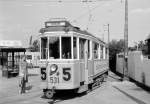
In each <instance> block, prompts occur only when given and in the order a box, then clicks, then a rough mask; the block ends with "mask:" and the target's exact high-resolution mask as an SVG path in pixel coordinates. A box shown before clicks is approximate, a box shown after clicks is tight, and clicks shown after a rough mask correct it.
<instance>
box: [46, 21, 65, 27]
mask: <svg viewBox="0 0 150 104" xmlns="http://www.w3.org/2000/svg"><path fill="white" fill-rule="evenodd" d="M46 26H47V27H50V26H65V22H47V23H46Z"/></svg>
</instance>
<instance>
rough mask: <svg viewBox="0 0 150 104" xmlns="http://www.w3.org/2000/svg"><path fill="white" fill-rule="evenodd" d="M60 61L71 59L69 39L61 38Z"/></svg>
mask: <svg viewBox="0 0 150 104" xmlns="http://www.w3.org/2000/svg"><path fill="white" fill-rule="evenodd" d="M61 42H62V59H71V55H72V54H71V37H61Z"/></svg>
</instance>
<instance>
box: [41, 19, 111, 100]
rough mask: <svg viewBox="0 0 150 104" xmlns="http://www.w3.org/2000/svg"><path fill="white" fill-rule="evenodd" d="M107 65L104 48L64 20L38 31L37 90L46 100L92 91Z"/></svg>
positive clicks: (53, 21)
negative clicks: (64, 92) (61, 93)
mask: <svg viewBox="0 0 150 104" xmlns="http://www.w3.org/2000/svg"><path fill="white" fill-rule="evenodd" d="M108 64H109V63H108V47H107V44H106V43H105V42H103V41H102V40H100V39H99V38H97V37H95V36H93V35H92V34H90V33H88V32H87V31H83V30H81V29H80V28H78V27H75V26H73V25H71V24H70V23H69V22H68V21H67V20H57V19H51V20H50V21H46V22H45V27H44V28H41V29H40V70H41V85H40V87H41V89H43V92H44V94H45V96H46V97H47V98H52V97H53V96H54V94H55V93H56V92H57V91H60V90H73V91H75V92H76V93H82V92H85V91H87V90H89V89H92V88H93V87H94V86H95V85H99V84H100V83H101V81H102V80H103V79H104V77H106V76H107V74H108Z"/></svg>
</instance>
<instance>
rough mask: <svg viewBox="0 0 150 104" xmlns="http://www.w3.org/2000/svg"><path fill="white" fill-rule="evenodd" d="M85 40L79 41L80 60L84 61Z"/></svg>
mask: <svg viewBox="0 0 150 104" xmlns="http://www.w3.org/2000/svg"><path fill="white" fill-rule="evenodd" d="M85 41H86V40H85V39H82V38H80V39H79V58H80V59H84V56H85V52H84V51H85Z"/></svg>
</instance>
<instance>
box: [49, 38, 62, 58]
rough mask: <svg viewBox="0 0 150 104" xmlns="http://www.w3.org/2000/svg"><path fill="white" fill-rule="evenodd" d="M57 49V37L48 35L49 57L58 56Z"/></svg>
mask: <svg viewBox="0 0 150 104" xmlns="http://www.w3.org/2000/svg"><path fill="white" fill-rule="evenodd" d="M59 53H60V51H59V37H49V58H50V59H58V58H60V54H59Z"/></svg>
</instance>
